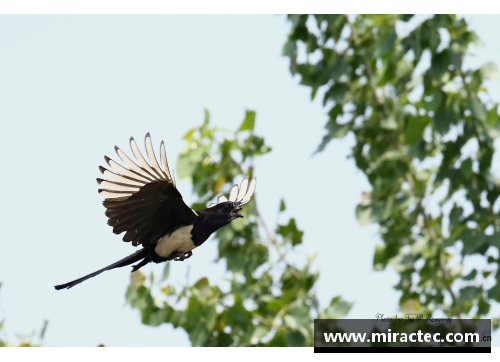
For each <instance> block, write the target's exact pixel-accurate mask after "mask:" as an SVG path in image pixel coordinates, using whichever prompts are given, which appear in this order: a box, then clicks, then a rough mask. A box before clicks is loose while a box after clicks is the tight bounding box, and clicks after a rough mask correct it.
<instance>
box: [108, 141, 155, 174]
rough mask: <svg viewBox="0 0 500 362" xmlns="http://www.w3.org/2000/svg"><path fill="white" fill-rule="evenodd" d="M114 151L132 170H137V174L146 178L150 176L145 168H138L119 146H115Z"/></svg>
mask: <svg viewBox="0 0 500 362" xmlns="http://www.w3.org/2000/svg"><path fill="white" fill-rule="evenodd" d="M115 151H116V154H117V155H118V157H120V158H121V160H122V161H123V162H124V163H125V164H126V165H127V166H128V167H129V168H130V169H131V170H132V171H135V172H137V173H138V174H140V175H142V176H144V177H145V178H147V179H150V178H152V175H150V174H149V173H148V172H147V171H146V170H144V169H142V168H140V167H139V166H138V165H137V164H136V163H135V162H134V161H132V160H131V159H130V158H129V157H128V156H127V155H126V154H125V152H123V151H122V150H121V149H120V148H118V147H117V146H115Z"/></svg>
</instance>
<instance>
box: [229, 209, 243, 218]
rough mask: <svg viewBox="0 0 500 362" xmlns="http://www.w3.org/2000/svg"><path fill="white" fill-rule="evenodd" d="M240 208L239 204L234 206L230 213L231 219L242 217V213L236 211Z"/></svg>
mask: <svg viewBox="0 0 500 362" xmlns="http://www.w3.org/2000/svg"><path fill="white" fill-rule="evenodd" d="M240 210H241V206H236V207H235V208H234V209H233V211H232V212H231V215H232V218H233V220H234V219H237V218H239V217H243V215H241V214H240V213H239V212H238V211H240Z"/></svg>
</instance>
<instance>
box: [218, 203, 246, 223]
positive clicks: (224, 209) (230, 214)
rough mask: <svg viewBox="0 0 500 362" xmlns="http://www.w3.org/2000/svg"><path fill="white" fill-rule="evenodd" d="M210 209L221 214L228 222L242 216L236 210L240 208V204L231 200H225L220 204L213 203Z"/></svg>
mask: <svg viewBox="0 0 500 362" xmlns="http://www.w3.org/2000/svg"><path fill="white" fill-rule="evenodd" d="M212 210H214V211H215V212H217V214H219V215H221V216H222V217H223V218H224V219H226V220H228V221H229V222H231V221H233V220H234V219H237V218H239V217H243V215H241V214H240V213H239V212H238V211H240V210H241V204H240V203H238V202H233V201H226V202H222V203H220V204H217V205H215V206H214V207H213V208H212Z"/></svg>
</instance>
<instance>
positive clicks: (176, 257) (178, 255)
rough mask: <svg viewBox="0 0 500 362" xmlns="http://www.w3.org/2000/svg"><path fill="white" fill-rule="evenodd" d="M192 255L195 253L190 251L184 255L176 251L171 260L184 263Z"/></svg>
mask: <svg viewBox="0 0 500 362" xmlns="http://www.w3.org/2000/svg"><path fill="white" fill-rule="evenodd" d="M191 255H193V252H192V251H188V252H187V253H182V252H180V251H176V252H175V253H172V254H171V255H170V258H171V259H170V258H169V259H170V260H172V259H173V260H174V261H184V260H186V259H189V258H190V257H191Z"/></svg>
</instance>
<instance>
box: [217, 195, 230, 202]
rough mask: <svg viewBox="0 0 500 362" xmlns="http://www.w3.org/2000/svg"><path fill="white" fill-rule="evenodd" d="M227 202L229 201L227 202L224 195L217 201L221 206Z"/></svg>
mask: <svg viewBox="0 0 500 362" xmlns="http://www.w3.org/2000/svg"><path fill="white" fill-rule="evenodd" d="M226 201H228V200H227V198H226V196H223V195H221V196H219V198H218V199H217V203H219V204H220V203H221V202H226Z"/></svg>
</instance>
